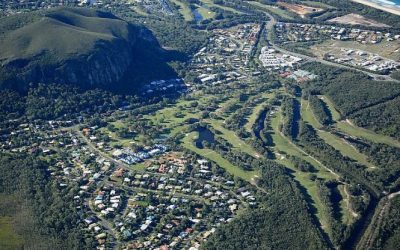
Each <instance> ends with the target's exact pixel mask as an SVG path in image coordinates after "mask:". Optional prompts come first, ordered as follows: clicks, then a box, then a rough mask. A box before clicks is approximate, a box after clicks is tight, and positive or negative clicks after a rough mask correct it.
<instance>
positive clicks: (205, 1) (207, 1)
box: [200, 0, 243, 14]
mask: <svg viewBox="0 0 400 250" xmlns="http://www.w3.org/2000/svg"><path fill="white" fill-rule="evenodd" d="M200 2H202V3H203V4H204V6H206V7H214V8H220V9H223V10H226V11H230V12H233V13H236V14H243V13H242V12H240V11H238V10H236V9H234V8H231V7H227V6H224V5H220V4H216V3H214V1H213V0H200Z"/></svg>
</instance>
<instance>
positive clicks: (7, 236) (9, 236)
mask: <svg viewBox="0 0 400 250" xmlns="http://www.w3.org/2000/svg"><path fill="white" fill-rule="evenodd" d="M22 246H23V239H22V237H21V236H19V235H17V234H16V233H15V232H14V230H13V228H12V218H11V217H7V216H5V217H0V249H3V250H12V249H21V248H22Z"/></svg>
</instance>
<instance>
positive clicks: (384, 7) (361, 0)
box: [351, 0, 400, 16]
mask: <svg viewBox="0 0 400 250" xmlns="http://www.w3.org/2000/svg"><path fill="white" fill-rule="evenodd" d="M351 1H353V2H356V3H360V4H364V5H367V6H369V7H372V8H375V9H380V10H383V11H386V12H389V13H392V14H395V15H399V16H400V8H398V7H395V6H388V5H384V4H378V3H374V2H371V1H368V0H351Z"/></svg>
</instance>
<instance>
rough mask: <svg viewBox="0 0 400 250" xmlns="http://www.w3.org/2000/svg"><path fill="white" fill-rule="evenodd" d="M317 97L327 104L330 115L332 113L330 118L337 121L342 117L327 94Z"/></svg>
mask: <svg viewBox="0 0 400 250" xmlns="http://www.w3.org/2000/svg"><path fill="white" fill-rule="evenodd" d="M318 98H320V99H321V100H322V101H324V102H325V104H326V105H327V106H328V108H329V111H330V112H331V115H332V119H333V120H334V121H339V120H340V119H342V115H341V114H340V113H339V111H338V110H337V109H336V107H335V105H334V104H333V102H332V101H331V100H330V99H329V98H328V97H327V96H324V95H321V96H318Z"/></svg>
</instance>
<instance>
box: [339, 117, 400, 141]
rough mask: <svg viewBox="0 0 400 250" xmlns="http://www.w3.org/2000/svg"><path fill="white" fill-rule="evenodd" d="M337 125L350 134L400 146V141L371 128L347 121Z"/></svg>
mask: <svg viewBox="0 0 400 250" xmlns="http://www.w3.org/2000/svg"><path fill="white" fill-rule="evenodd" d="M336 127H337V128H338V129H339V130H341V131H343V132H345V133H347V134H349V135H353V136H356V137H360V138H364V139H366V140H369V141H372V142H375V143H383V144H387V145H390V146H393V147H400V142H398V141H396V140H395V139H393V138H391V137H388V136H385V135H380V134H377V133H375V132H373V131H371V130H368V129H364V128H360V127H357V126H354V125H352V124H349V123H347V122H345V121H342V122H339V123H337V124H336Z"/></svg>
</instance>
